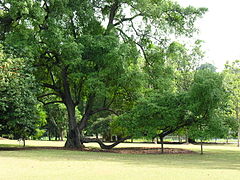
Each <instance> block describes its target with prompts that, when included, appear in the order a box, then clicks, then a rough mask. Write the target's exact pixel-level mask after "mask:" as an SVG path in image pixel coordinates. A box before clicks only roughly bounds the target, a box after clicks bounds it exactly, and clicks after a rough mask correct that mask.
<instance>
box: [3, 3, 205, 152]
mask: <svg viewBox="0 0 240 180" xmlns="http://www.w3.org/2000/svg"><path fill="white" fill-rule="evenodd" d="M0 2H1V3H0V5H1V9H2V10H1V16H0V21H1V30H2V31H1V41H4V45H5V48H6V51H8V52H9V53H12V54H15V55H17V56H19V57H24V58H28V59H34V64H35V67H36V71H35V75H36V78H37V79H38V81H39V82H40V83H41V85H42V86H43V87H45V92H44V94H41V95H40V96H39V100H41V101H42V102H43V103H44V104H50V103H55V102H58V103H64V104H65V106H66V109H67V112H68V131H69V132H68V139H67V143H66V146H67V147H82V144H83V142H87V141H84V139H83V138H82V137H81V132H82V131H83V130H84V129H85V128H86V125H87V121H88V120H89V118H90V117H91V115H93V114H95V113H98V112H101V111H110V112H113V111H112V110H111V109H110V106H111V104H113V103H114V101H115V97H116V96H118V95H119V94H126V95H129V94H130V93H131V91H134V90H135V89H137V86H138V84H139V83H138V82H139V81H138V79H139V78H138V72H139V66H138V65H137V64H138V61H137V60H138V59H139V56H140V55H141V54H143V56H144V61H145V62H144V63H148V58H149V57H148V54H147V53H146V50H147V48H148V47H149V45H150V44H152V43H157V44H164V42H165V41H166V39H167V38H168V36H169V34H171V33H175V34H179V35H187V36H190V35H191V34H192V32H194V30H195V29H194V22H195V20H196V18H197V17H200V16H201V15H202V14H203V13H204V12H205V11H206V9H203V8H199V9H197V8H194V7H186V8H182V7H181V6H180V5H178V4H177V3H175V2H172V1H170V0H161V1H154V0H150V1H149V0H141V1H139V0H134V1H128V0H100V1H92V0H22V1H17V0H8V1H5V0H1V1H0ZM139 50H141V51H142V53H140V52H139ZM48 96H50V97H51V98H49V97H48ZM46 99H47V100H49V99H51V100H52V101H48V102H46V101H44V100H46ZM125 99H126V98H125ZM77 106H80V107H81V108H80V109H81V110H82V119H81V120H79V121H78V120H77V119H76V116H75V108H76V107H77Z"/></svg>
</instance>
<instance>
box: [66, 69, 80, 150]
mask: <svg viewBox="0 0 240 180" xmlns="http://www.w3.org/2000/svg"><path fill="white" fill-rule="evenodd" d="M67 69H68V67H65V68H64V69H63V71H62V78H63V89H64V92H63V94H62V99H63V101H64V104H65V106H66V108H67V112H68V135H67V141H66V143H65V147H68V148H83V144H82V142H81V140H80V131H79V129H78V126H77V121H76V112H75V107H76V104H75V103H74V101H73V99H72V96H71V91H70V86H69V83H68V73H67Z"/></svg>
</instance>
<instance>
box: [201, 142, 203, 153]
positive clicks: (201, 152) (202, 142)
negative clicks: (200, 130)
mask: <svg viewBox="0 0 240 180" xmlns="http://www.w3.org/2000/svg"><path fill="white" fill-rule="evenodd" d="M201 155H203V141H202V139H201Z"/></svg>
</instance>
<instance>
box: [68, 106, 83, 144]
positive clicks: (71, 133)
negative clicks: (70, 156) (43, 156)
mask: <svg viewBox="0 0 240 180" xmlns="http://www.w3.org/2000/svg"><path fill="white" fill-rule="evenodd" d="M66 106H67V112H68V121H69V122H68V135H67V141H66V143H65V147H67V148H83V144H82V142H81V140H80V131H79V129H78V127H77V121H76V117H75V106H74V105H73V104H66Z"/></svg>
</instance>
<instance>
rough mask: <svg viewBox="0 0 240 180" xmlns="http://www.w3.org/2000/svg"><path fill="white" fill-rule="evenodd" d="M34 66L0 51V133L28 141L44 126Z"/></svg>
mask: <svg viewBox="0 0 240 180" xmlns="http://www.w3.org/2000/svg"><path fill="white" fill-rule="evenodd" d="M30 70H31V66H29V65H28V64H26V62H25V61H24V60H23V59H17V58H12V57H9V56H6V55H5V54H3V53H2V51H1V52H0V112H1V116H0V134H1V135H3V134H4V135H8V136H13V138H14V139H20V138H21V139H22V140H23V141H24V146H25V139H26V138H28V137H29V136H31V135H34V133H35V129H36V128H37V125H38V124H39V123H41V119H40V118H39V113H38V110H37V100H36V97H35V93H36V88H35V83H34V82H35V79H34V78H33V76H32V74H31V72H30Z"/></svg>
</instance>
